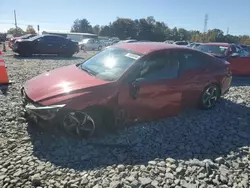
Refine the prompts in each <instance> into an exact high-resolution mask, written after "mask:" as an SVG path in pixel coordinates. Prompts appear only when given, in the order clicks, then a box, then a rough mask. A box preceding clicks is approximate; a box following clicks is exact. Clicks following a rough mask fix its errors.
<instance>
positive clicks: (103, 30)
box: [99, 25, 111, 36]
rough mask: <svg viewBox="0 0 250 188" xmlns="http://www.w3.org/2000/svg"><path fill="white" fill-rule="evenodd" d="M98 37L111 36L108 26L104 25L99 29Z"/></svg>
mask: <svg viewBox="0 0 250 188" xmlns="http://www.w3.org/2000/svg"><path fill="white" fill-rule="evenodd" d="M99 34H100V36H111V29H110V27H109V26H107V25H105V26H104V27H101V29H100V32H99Z"/></svg>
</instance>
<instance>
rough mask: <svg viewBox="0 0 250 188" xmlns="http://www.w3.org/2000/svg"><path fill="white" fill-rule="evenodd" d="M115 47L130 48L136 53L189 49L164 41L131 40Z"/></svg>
mask: <svg viewBox="0 0 250 188" xmlns="http://www.w3.org/2000/svg"><path fill="white" fill-rule="evenodd" d="M114 46H115V47H119V48H123V49H126V50H131V51H133V52H135V53H138V54H144V55H145V54H148V53H151V52H154V51H160V50H167V49H189V48H187V47H184V46H178V45H174V44H167V43H164V42H133V43H119V44H115V45H114Z"/></svg>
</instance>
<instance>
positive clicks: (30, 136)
mask: <svg viewBox="0 0 250 188" xmlns="http://www.w3.org/2000/svg"><path fill="white" fill-rule="evenodd" d="M0 49H1V48H0ZM89 54H90V53H89ZM89 54H88V55H89ZM92 54H93V53H92ZM86 56H87V55H86V54H85V53H79V54H76V55H75V56H74V57H73V58H67V59H65V58H59V57H43V56H38V57H30V58H20V57H15V56H13V54H12V53H11V52H7V53H5V54H4V59H5V60H6V65H7V67H8V73H9V77H10V79H11V80H12V81H13V82H14V83H13V84H12V85H11V86H10V87H9V89H8V91H7V93H5V94H3V93H1V92H0V122H1V124H0V187H2V188H5V187H27V188H28V187H74V188H76V187H84V188H85V187H86V188H90V187H94V188H101V187H111V188H119V187H127V188H129V187H133V188H137V187H147V188H153V187H155V188H157V187H164V188H165V187H176V188H178V187H190V188H193V187H201V188H206V187H239V188H242V187H249V186H250V185H249V174H250V154H249V153H250V127H249V125H250V118H249V117H250V116H249V114H250V108H249V105H250V98H249V93H250V86H249V85H250V79H249V78H241V79H239V78H237V79H234V81H233V86H232V88H231V89H230V92H229V93H228V94H227V95H226V96H225V97H224V99H222V100H221V101H220V103H219V104H218V106H217V107H216V108H215V109H213V110H211V111H199V110H195V109H193V110H188V111H185V112H183V113H182V114H181V115H179V116H178V117H174V118H169V119H166V120H160V121H157V122H148V123H147V124H146V123H145V124H140V125H138V126H132V127H129V128H126V129H125V130H122V131H119V132H118V133H116V134H109V135H107V136H105V137H103V138H95V139H94V138H93V139H89V140H75V139H71V138H66V137H65V136H59V135H54V134H52V133H48V132H42V131H38V130H36V129H34V128H32V126H30V125H29V126H28V123H27V122H26V120H25V119H24V118H23V109H22V107H21V100H20V95H19V92H20V88H21V86H22V84H23V83H24V82H25V81H26V80H27V79H29V78H31V77H33V76H35V75H38V74H40V73H42V72H44V71H46V70H51V69H54V68H57V67H61V66H64V65H69V64H73V63H77V62H81V61H82V59H83V57H85V58H86Z"/></svg>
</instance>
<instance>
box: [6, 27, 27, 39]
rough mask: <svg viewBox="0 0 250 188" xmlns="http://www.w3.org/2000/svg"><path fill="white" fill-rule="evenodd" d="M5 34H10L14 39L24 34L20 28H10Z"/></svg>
mask: <svg viewBox="0 0 250 188" xmlns="http://www.w3.org/2000/svg"><path fill="white" fill-rule="evenodd" d="M7 34H12V35H13V36H15V37H19V36H22V35H24V34H25V32H24V30H22V28H20V27H17V29H16V28H10V29H9V30H8V31H7Z"/></svg>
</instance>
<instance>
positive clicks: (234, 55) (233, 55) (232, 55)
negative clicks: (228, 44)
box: [230, 53, 240, 58]
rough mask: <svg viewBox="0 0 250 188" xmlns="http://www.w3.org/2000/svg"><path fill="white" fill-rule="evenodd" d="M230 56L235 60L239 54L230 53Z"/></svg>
mask: <svg viewBox="0 0 250 188" xmlns="http://www.w3.org/2000/svg"><path fill="white" fill-rule="evenodd" d="M230 56H231V57H234V58H235V57H239V56H240V54H239V53H232V54H231V55H230Z"/></svg>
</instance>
